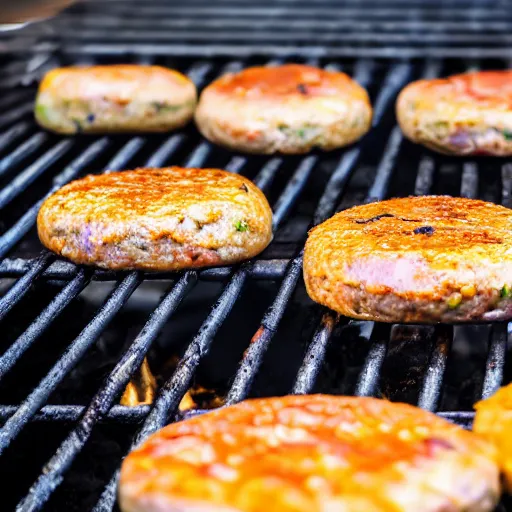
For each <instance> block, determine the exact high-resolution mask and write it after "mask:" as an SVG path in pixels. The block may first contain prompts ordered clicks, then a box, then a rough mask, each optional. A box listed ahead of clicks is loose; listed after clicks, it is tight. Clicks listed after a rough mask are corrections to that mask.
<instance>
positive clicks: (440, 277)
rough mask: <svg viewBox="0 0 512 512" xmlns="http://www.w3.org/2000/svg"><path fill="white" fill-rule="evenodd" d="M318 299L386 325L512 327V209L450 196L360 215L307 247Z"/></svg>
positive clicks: (320, 233)
mask: <svg viewBox="0 0 512 512" xmlns="http://www.w3.org/2000/svg"><path fill="white" fill-rule="evenodd" d="M304 279H305V282H306V287H307V290H308V293H309V296H310V297H311V298H312V299H313V300H315V301H317V302H320V303H321V304H323V305H325V306H328V307H330V308H331V309H334V310H335V311H337V312H339V313H341V314H343V315H347V316H351V317H354V318H361V319H365V320H376V321H383V322H428V323H430V322H466V321H495V320H505V319H509V318H512V210H509V209H508V208H504V207H503V206H498V205H495V204H492V203H486V202H483V201H477V200H472V199H462V198H453V197H448V196H430V197H429V196H427V197H408V198H402V199H391V200H389V201H382V202H380V203H372V204H367V205H363V206H356V207H354V208H350V209H349V210H346V211H344V212H341V213H338V214H337V215H335V216H334V217H332V218H330V219H329V220H327V221H326V222H324V223H323V224H320V225H319V226H317V227H316V228H314V229H313V230H312V231H311V232H310V235H309V238H308V241H307V243H306V249H305V255H304Z"/></svg>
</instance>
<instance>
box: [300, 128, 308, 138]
mask: <svg viewBox="0 0 512 512" xmlns="http://www.w3.org/2000/svg"><path fill="white" fill-rule="evenodd" d="M307 133H308V130H307V128H299V129H298V130H297V135H298V136H299V137H300V138H301V139H303V138H304V137H305V136H306V134H307Z"/></svg>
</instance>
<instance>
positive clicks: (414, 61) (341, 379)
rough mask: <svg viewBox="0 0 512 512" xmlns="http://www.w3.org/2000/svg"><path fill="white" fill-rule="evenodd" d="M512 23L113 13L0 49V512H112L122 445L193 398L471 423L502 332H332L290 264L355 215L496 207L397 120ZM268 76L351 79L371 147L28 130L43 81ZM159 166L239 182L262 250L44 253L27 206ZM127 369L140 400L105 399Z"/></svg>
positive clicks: (225, 1) (501, 5)
mask: <svg viewBox="0 0 512 512" xmlns="http://www.w3.org/2000/svg"><path fill="white" fill-rule="evenodd" d="M135 11H136V15H135ZM511 26H512V18H511V14H510V12H509V10H508V9H507V7H506V2H505V1H503V2H500V1H495V2H491V1H488V2H484V1H482V2H468V1H467V0H451V1H448V2H441V0H439V1H433V2H429V3H425V2H421V1H420V0H413V1H410V2H405V1H403V0H393V1H391V2H386V4H385V5H384V4H381V3H379V2H377V1H376V0H368V1H367V2H366V3H365V4H364V5H362V6H361V5H360V3H359V2H356V0H346V1H345V2H344V3H343V4H342V6H340V7H333V4H331V3H330V1H328V0H321V1H320V2H318V3H317V4H315V6H314V7H311V4H310V3H308V2H305V1H303V0H280V1H279V2H272V3H270V2H263V3H261V5H260V6H258V7H254V6H253V4H250V3H249V2H246V1H245V0H222V1H219V2H218V5H216V6H215V7H212V6H210V5H208V3H207V2H205V1H203V0H190V2H189V3H188V4H187V6H182V5H178V4H173V3H168V2H164V1H162V0H153V1H150V2H145V3H143V4H142V3H140V2H137V3H136V2H134V1H133V2H132V1H125V2H121V1H115V0H114V1H112V2H98V3H95V2H87V3H84V4H79V5H77V6H74V7H72V8H71V9H68V10H66V11H64V12H63V13H62V14H61V15H60V16H58V17H57V18H55V19H53V20H51V21H48V22H42V23H37V24H34V25H29V26H27V27H25V28H24V29H23V30H22V31H19V32H9V33H5V34H3V35H1V36H0V38H1V42H0V54H1V55H2V57H1V63H0V67H1V71H2V73H1V77H0V88H1V89H2V96H1V98H0V106H1V108H2V113H1V114H0V129H1V134H0V211H1V215H0V230H1V235H0V322H1V323H2V328H3V336H2V339H1V340H0V354H1V355H0V404H1V405H0V424H1V425H2V426H1V428H0V478H3V481H6V482H7V481H10V482H13V484H12V485H9V486H8V488H7V489H3V493H2V498H3V506H4V507H6V508H5V509H4V510H11V509H14V508H15V507H16V505H17V504H18V509H19V510H22V511H33V510H39V509H42V508H44V509H46V510H66V511H75V510H76V511H78V510H94V511H96V512H104V511H110V510H112V509H113V507H115V489H116V471H117V468H118V467H119V464H120V462H121V459H122V457H123V456H124V455H125V454H126V453H127V452H128V450H129V448H130V446H131V445H133V444H136V443H138V442H139V441H141V440H142V439H144V438H145V437H146V436H147V435H149V434H150V433H152V432H154V431H155V430H156V429H158V428H160V427H161V426H163V425H165V424H166V423H168V422H169V421H173V420H177V419H180V418H182V417H188V416H190V415H194V414H198V413H201V412H204V411H203V410H202V409H200V408H199V406H198V407H197V408H194V409H191V410H187V411H185V412H183V411H180V410H179V408H178V406H179V404H180V401H181V399H182V397H183V396H184V395H185V393H186V392H187V390H188V389H189V388H190V387H191V386H193V385H195V384H200V385H201V386H204V387H207V388H209V389H213V390H214V392H215V393H216V394H217V395H218V396H222V397H224V398H225V402H226V403H228V404H232V403H235V402H238V401H240V400H243V399H244V398H246V397H248V396H270V395H280V394H286V393H310V392H323V393H334V394H340V393H343V394H355V395H361V396H363V395H372V396H384V397H387V398H390V399H392V400H402V401H407V402H410V403H414V404H418V405H419V406H421V407H423V408H425V409H428V410H431V411H435V412H438V413H439V414H441V415H442V416H444V417H446V418H448V419H450V420H452V421H454V422H456V423H458V424H460V425H462V426H464V427H470V425H471V422H472V418H473V413H472V412H471V410H472V404H473V403H474V401H475V400H477V399H479V398H481V397H482V396H483V397H487V396H489V395H491V394H492V393H493V392H494V391H495V390H496V389H497V388H498V387H499V386H500V384H501V383H503V382H508V381H510V369H509V367H508V365H507V364H506V354H507V350H508V344H509V339H510V332H511V330H512V329H511V327H512V326H507V324H504V323H501V324H499V323H497V324H492V325H466V326H451V325H440V326H412V325H407V326H405V325H392V326H391V325H385V324H374V323H372V322H358V321H349V320H347V319H345V318H338V317H336V315H334V314H333V313H332V312H330V311H328V310H326V309H323V308H321V307H319V306H317V305H314V304H313V303H312V302H311V301H309V300H308V299H307V296H306V294H305V291H304V286H303V283H302V278H301V267H302V248H303V244H304V241H305V237H306V234H307V230H308V228H309V227H311V226H312V225H315V224H317V223H319V222H321V221H323V220H325V219H326V218H328V217H329V216H331V215H332V214H333V213H334V212H336V211H339V210H341V209H344V208H347V207H349V206H352V205H355V204H360V203H362V202H365V201H373V200H378V199H384V198H386V197H393V196H407V195H412V194H418V195H420V194H428V193H434V194H451V195H461V196H466V197H479V198H481V199H484V200H487V201H493V202H496V203H502V204H504V205H506V206H509V207H512V166H511V165H510V164H509V163H507V162H506V161H502V160H499V159H492V160H491V159H485V158H478V159H477V158H474V159H454V158H448V157H440V156H437V155H434V154H433V153H430V152H429V151H428V150H426V149H423V148H421V147H419V146H415V145H413V144H410V143H409V142H407V141H405V140H404V139H403V137H402V135H401V132H400V130H399V129H398V128H397V126H396V123H395V120H394V115H393V105H394V100H395V97H396V94H397V92H398V91H399V90H400V89H401V88H402V87H403V86H404V85H405V84H406V83H408V82H409V81H411V80H414V79H417V78H420V77H435V76H441V75H445V74H450V73H455V72H461V71H464V70H467V69H478V68H481V69H486V68H505V67H507V66H508V62H506V61H505V60H504V59H505V58H508V57H509V55H510V49H509V48H510V46H509V42H510V41H509V40H510V38H511V36H510V34H509V31H510V28H511ZM284 60H286V61H295V62H307V63H311V64H315V65H321V66H325V67H333V68H336V69H341V70H343V71H346V72H347V73H349V74H351V75H353V76H354V77H355V78H356V80H358V81H359V82H360V83H361V84H363V85H364V86H366V87H367V88H368V90H369V92H370V95H371V98H372V104H373V105H374V112H375V119H374V126H373V129H372V131H371V132H370V133H369V134H368V135H367V136H366V137H365V138H364V139H363V140H362V141H360V142H359V143H358V144H356V145H354V146H353V147H351V148H349V149H347V150H343V151H335V152H332V153H326V154H320V153H318V154H317V153H313V154H311V155H309V156H305V157H300V158H299V157H255V156H251V157H247V156H243V155H237V154H232V153H229V152H228V151H226V150H223V149H221V148H218V147H215V146H213V145H211V144H209V143H208V142H206V141H204V140H203V139H201V138H200V137H199V135H198V133H197V132H196V130H195V129H194V128H193V127H188V128H186V129H185V130H183V131H181V132H178V133H175V134H171V135H165V136H164V135H151V136H145V135H142V136H135V137H134V136H105V137H92V136H88V137H86V136H79V137H73V138H62V137H57V136H55V135H51V134H48V133H45V132H42V131H40V130H39V129H38V128H37V126H36V125H35V123H34V121H33V120H32V116H31V112H32V108H33V98H34V94H35V91H36V87H37V81H38V79H39V78H40V77H41V76H42V75H43V74H44V72H45V71H47V70H48V69H50V68H53V67H55V66H58V65H69V64H73V63H81V64H83V63H114V62H139V63H155V64H162V65H166V66H169V67H174V68H177V69H179V70H181V71H183V72H185V73H187V74H188V75H189V76H190V77H191V78H192V79H193V80H194V81H195V83H196V84H197V85H198V86H199V87H201V86H203V85H205V84H207V83H209V82H210V81H211V80H212V79H214V78H215V77H216V76H218V75H219V74H221V73H224V72H226V71H232V70H237V69H241V68H243V67H245V66H249V65H255V64H267V65H275V64H277V63H279V62H281V61H284ZM170 164H175V165H185V166H206V167H216V166H218V167H221V168H226V169H228V170H230V171H231V172H240V173H243V174H244V175H246V176H248V177H250V178H251V179H253V180H254V182H255V183H256V184H257V185H258V186H259V187H260V188H262V189H263V190H264V192H265V193H266V195H267V197H268V198H269V200H270V202H271V204H272V206H273V211H274V233H275V237H274V241H273V242H272V244H271V245H270V247H269V248H267V250H266V251H265V252H264V253H263V254H261V255H260V256H259V257H258V258H257V259H256V260H254V261H251V262H247V263H244V264H242V265H240V266H236V267H226V268H214V269H207V270H201V271H188V272H184V273H181V274H163V273H158V274H143V273H140V272H130V273H113V272H108V271H99V270H94V269H89V268H78V267H76V266H74V265H73V264H71V263H69V262H66V261H63V260H57V259H56V258H55V257H54V256H53V255H51V254H49V253H47V252H45V251H42V252H41V246H40V245H39V243H38V241H37V235H36V232H35V221H36V215H37V211H38V208H39V206H40V204H41V202H42V201H43V200H44V198H45V197H47V196H48V195H49V194H50V193H52V192H53V191H55V190H57V189H58V188H59V187H60V186H62V185H63V184H65V183H67V182H69V181H70V180H72V179H75V178H77V177H79V176H83V175H84V174H87V173H91V172H101V171H102V170H103V171H104V170H116V169H125V168H134V167H137V166H144V165H147V166H155V167H158V166H165V165H170ZM145 356H147V357H148V360H149V362H150V365H151V368H152V369H153V370H154V373H155V374H156V376H157V379H158V381H159V388H158V394H157V398H156V400H155V401H154V403H153V404H152V405H137V406H134V407H127V406H122V405H119V399H120V396H121V394H122V392H123V390H124V389H125V386H126V385H127V383H128V382H129V380H130V378H131V376H133V375H134V374H135V373H136V372H137V371H138V368H139V367H140V366H141V364H142V362H143V360H144V357H145ZM172 358H174V359H177V360H178V363H177V364H168V361H170V360H171V359H172ZM13 477H14V478H13Z"/></svg>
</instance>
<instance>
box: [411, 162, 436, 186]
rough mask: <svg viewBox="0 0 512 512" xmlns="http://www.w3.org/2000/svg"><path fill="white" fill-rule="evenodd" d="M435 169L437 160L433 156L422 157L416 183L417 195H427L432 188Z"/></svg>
mask: <svg viewBox="0 0 512 512" xmlns="http://www.w3.org/2000/svg"><path fill="white" fill-rule="evenodd" d="M435 169H436V167H435V162H434V159H433V158H432V157H431V156H422V157H421V160H420V164H419V166H418V174H417V175H416V183H415V184H414V194H415V195H417V196H425V195H427V194H428V193H429V192H430V190H432V185H433V182H434V173H435Z"/></svg>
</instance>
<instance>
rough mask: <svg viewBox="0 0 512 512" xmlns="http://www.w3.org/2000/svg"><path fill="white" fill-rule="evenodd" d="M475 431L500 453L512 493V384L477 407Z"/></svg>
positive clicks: (500, 461)
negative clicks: (511, 434)
mask: <svg viewBox="0 0 512 512" xmlns="http://www.w3.org/2000/svg"><path fill="white" fill-rule="evenodd" d="M475 409H476V414H475V421H474V423H473V431H474V432H476V433H477V434H479V435H480V436H482V437H484V438H485V439H487V440H488V441H489V442H491V443H492V444H493V445H494V446H496V448H497V451H498V462H499V465H500V467H501V470H502V471H503V474H504V476H505V483H506V487H507V490H508V492H509V493H510V492H512V437H511V436H510V432H512V384H509V385H508V386H505V387H503V388H501V389H499V390H498V392H497V393H495V394H494V395H493V396H491V397H490V398H488V399H487V400H482V401H480V402H478V403H477V404H476V405H475Z"/></svg>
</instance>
